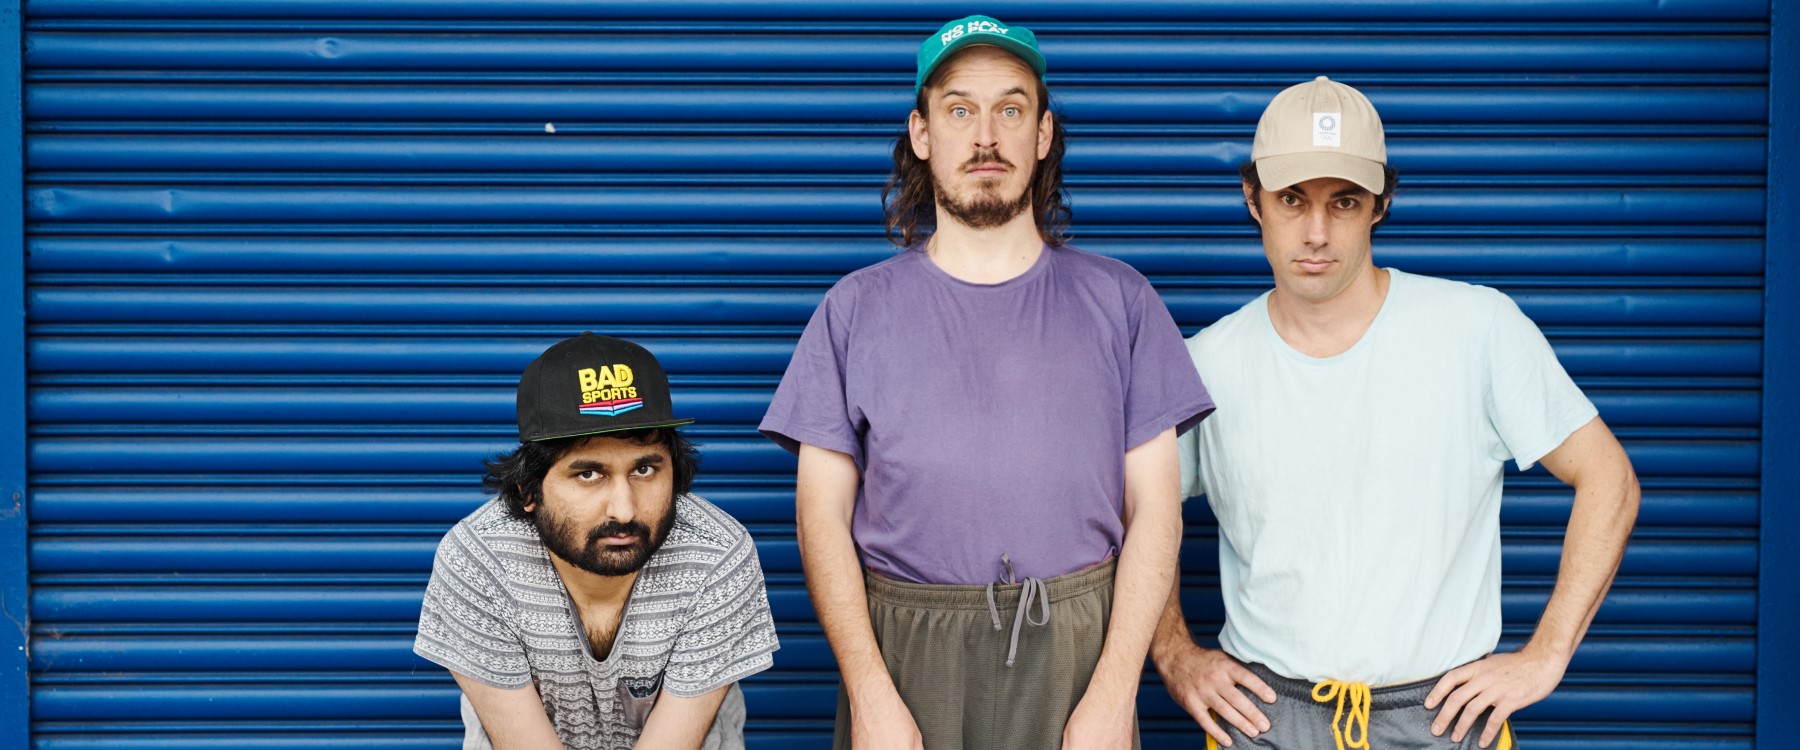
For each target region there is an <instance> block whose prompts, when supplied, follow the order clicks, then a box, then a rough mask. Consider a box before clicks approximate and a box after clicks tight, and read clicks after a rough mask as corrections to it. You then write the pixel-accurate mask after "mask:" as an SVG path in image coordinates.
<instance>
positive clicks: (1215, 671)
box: [1150, 568, 1275, 747]
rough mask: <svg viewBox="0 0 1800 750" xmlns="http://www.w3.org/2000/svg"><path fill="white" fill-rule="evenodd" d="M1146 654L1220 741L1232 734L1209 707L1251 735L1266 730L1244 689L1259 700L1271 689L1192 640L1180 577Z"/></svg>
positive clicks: (1271, 696) (1271, 694)
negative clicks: (1182, 606) (1217, 719)
mask: <svg viewBox="0 0 1800 750" xmlns="http://www.w3.org/2000/svg"><path fill="white" fill-rule="evenodd" d="M1177 570H1178V571H1179V568H1177ZM1150 655H1151V657H1152V658H1153V659H1154V660H1155V661H1156V671H1157V672H1158V673H1160V674H1161V675H1162V678H1163V686H1164V687H1166V688H1168V690H1169V696H1170V697H1172V698H1174V699H1175V702H1176V703H1179V704H1181V707H1182V708H1184V709H1186V710H1187V712H1188V713H1189V714H1190V715H1192V716H1193V717H1194V720H1195V721H1196V722H1199V724H1200V728H1201V729H1204V730H1206V733H1207V734H1209V735H1211V736H1212V738H1213V739H1215V740H1218V741H1219V744H1220V745H1222V746H1224V747H1231V735H1229V734H1227V733H1226V732H1225V730H1224V729H1223V728H1222V727H1220V726H1219V723H1218V721H1216V720H1214V719H1213V717H1212V716H1211V715H1210V714H1208V713H1207V712H1208V711H1209V710H1210V711H1212V712H1213V713H1216V714H1218V715H1219V718H1220V719H1224V720H1225V721H1226V722H1228V723H1230V724H1231V725H1232V726H1234V727H1237V729H1238V731H1240V732H1243V733H1244V734H1245V735H1246V736H1248V737H1250V738H1251V739H1255V738H1256V736H1257V735H1259V734H1261V733H1263V732H1267V731H1269V718H1268V717H1267V716H1265V715H1263V712H1262V709H1261V708H1259V707H1257V705H1256V704H1255V703H1254V702H1252V701H1251V700H1250V698H1249V697H1248V696H1246V695H1244V692H1243V691H1244V689H1248V690H1250V691H1251V692H1252V693H1255V694H1256V697H1258V698H1261V699H1262V701H1263V702H1264V703H1274V702H1275V691H1274V690H1273V689H1271V688H1270V687H1269V685H1268V683H1266V682H1263V681H1262V678H1260V677H1257V676H1256V674H1255V673H1253V672H1251V671H1250V670H1248V669H1245V668H1244V665H1242V664H1239V663H1238V661H1237V660H1236V659H1233V658H1231V655H1230V654H1227V653H1225V652H1224V651H1222V650H1219V649H1213V648H1201V647H1200V645H1199V644H1196V643H1194V637H1193V636H1192V635H1190V634H1189V633H1188V623H1187V618H1186V617H1185V616H1183V615H1182V613H1181V585H1180V582H1179V578H1177V583H1176V585H1175V586H1173V587H1172V588H1171V589H1170V590H1169V604H1168V606H1166V607H1164V608H1163V611H1162V619H1161V620H1158V621H1157V623H1156V638H1155V640H1154V641H1152V642H1151V644H1150ZM1240 685H1241V686H1242V688H1240V687H1239V686H1240Z"/></svg>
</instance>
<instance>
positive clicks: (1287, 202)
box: [1275, 193, 1300, 207]
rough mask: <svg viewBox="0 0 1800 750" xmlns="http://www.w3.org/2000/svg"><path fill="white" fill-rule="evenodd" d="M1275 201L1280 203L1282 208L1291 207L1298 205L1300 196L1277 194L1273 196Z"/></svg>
mask: <svg viewBox="0 0 1800 750" xmlns="http://www.w3.org/2000/svg"><path fill="white" fill-rule="evenodd" d="M1275 200H1278V201H1281V205H1283V206H1290V207H1292V206H1298V205H1300V196H1298V195H1294V194H1293V193H1279V194H1277V195H1276V196H1275Z"/></svg>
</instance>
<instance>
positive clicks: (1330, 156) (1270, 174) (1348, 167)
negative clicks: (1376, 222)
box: [1256, 151, 1387, 195]
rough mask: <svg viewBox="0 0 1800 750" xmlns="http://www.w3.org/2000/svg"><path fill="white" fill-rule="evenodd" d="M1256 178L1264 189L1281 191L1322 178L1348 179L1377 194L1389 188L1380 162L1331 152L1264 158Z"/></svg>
mask: <svg viewBox="0 0 1800 750" xmlns="http://www.w3.org/2000/svg"><path fill="white" fill-rule="evenodd" d="M1256 177H1257V179H1259V180H1262V185H1263V189H1264V190H1280V189H1282V188H1286V187H1291V186H1293V185H1297V184H1299V183H1302V182H1305V181H1307V180H1316V179H1319V178H1321V177H1336V178H1338V179H1340V180H1349V181H1351V182H1354V183H1356V184H1357V185H1360V186H1362V188H1363V189H1364V190H1367V191H1369V192H1371V193H1374V194H1376V195H1380V194H1381V192H1382V190H1384V189H1385V188H1386V187H1387V174H1386V172H1385V171H1384V168H1383V165H1382V164H1381V162H1377V161H1371V160H1369V159H1364V158H1362V157H1360V156H1351V155H1349V154H1339V153H1332V152H1328V151H1303V152H1300V153H1298V154H1282V155H1280V156H1265V157H1263V158H1261V159H1257V160H1256Z"/></svg>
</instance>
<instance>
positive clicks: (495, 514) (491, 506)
mask: <svg viewBox="0 0 1800 750" xmlns="http://www.w3.org/2000/svg"><path fill="white" fill-rule="evenodd" d="M547 567H548V564H547V563H546V562H545V561H544V556H543V541H542V540H541V539H540V538H539V537H538V532H537V527H536V526H533V525H532V524H531V522H530V521H527V520H524V519H518V518H513V517H512V515H511V514H509V513H507V512H506V506H505V504H503V503H502V502H501V501H500V499H499V498H494V499H491V500H488V501H487V502H485V503H482V504H481V506H480V507H478V508H476V509H475V510H474V512H471V513H470V514H469V515H467V516H465V517H463V519H462V520H460V521H457V522H456V524H455V525H454V526H451V527H450V530H449V531H448V532H446V533H445V534H444V539H443V541H441V542H439V543H438V551H437V559H436V560H435V561H434V562H433V564H432V569H433V572H434V573H437V572H443V573H448V574H455V575H458V576H462V577H467V576H470V575H483V576H485V577H489V578H493V579H496V580H500V581H515V580H518V579H520V578H521V576H524V577H531V576H530V575H528V574H529V573H530V571H533V570H536V569H537V568H547Z"/></svg>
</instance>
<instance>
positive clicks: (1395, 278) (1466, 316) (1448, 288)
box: [1388, 269, 1519, 330]
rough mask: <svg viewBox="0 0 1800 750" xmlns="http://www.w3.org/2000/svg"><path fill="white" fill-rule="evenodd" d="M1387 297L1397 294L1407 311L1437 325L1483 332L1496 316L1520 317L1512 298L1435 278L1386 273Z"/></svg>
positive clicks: (1474, 286) (1488, 290) (1495, 291)
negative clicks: (1404, 302) (1387, 278)
mask: <svg viewBox="0 0 1800 750" xmlns="http://www.w3.org/2000/svg"><path fill="white" fill-rule="evenodd" d="M1388 273H1389V278H1390V279H1391V281H1390V288H1389V293H1390V294H1392V293H1394V291H1395V290H1399V293H1400V294H1402V295H1403V299H1405V300H1406V307H1407V308H1408V310H1409V311H1410V313H1411V314H1412V315H1414V316H1422V317H1424V318H1425V319H1428V320H1431V321H1433V322H1435V323H1436V324H1437V325H1440V326H1441V325H1446V324H1448V325H1451V326H1456V327H1466V328H1467V329H1470V330H1486V329H1487V328H1488V326H1489V325H1490V324H1492V323H1493V321H1494V319H1495V317H1496V316H1499V315H1506V314H1508V313H1512V314H1519V313H1518V309H1519V306H1518V305H1517V304H1514V303H1513V300H1512V298H1511V297H1508V296H1506V294H1505V293H1503V292H1501V291H1500V290H1498V289H1494V288H1492V287H1485V286H1481V285H1479V284H1470V283H1468V282H1463V281H1455V280H1452V279H1440V278H1438V277H1436V276H1420V275H1418V274H1411V273H1406V272H1404V271H1400V270H1396V269H1388Z"/></svg>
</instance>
